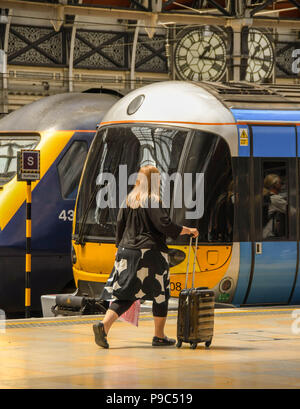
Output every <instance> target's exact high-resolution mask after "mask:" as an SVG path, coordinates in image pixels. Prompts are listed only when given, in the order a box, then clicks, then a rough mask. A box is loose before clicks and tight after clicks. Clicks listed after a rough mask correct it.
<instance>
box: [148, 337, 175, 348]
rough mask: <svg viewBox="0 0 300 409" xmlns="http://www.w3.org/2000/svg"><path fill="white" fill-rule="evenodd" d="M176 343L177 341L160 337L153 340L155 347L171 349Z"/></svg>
mask: <svg viewBox="0 0 300 409" xmlns="http://www.w3.org/2000/svg"><path fill="white" fill-rule="evenodd" d="M175 343H176V340H175V339H173V338H168V337H165V338H159V337H153V339H152V346H153V347H169V346H171V345H174V344H175Z"/></svg>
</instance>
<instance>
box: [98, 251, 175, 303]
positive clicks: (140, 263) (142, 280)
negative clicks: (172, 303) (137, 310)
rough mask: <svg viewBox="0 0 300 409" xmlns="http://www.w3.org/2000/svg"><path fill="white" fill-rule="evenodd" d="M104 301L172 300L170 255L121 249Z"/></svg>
mask: <svg viewBox="0 0 300 409" xmlns="http://www.w3.org/2000/svg"><path fill="white" fill-rule="evenodd" d="M101 298H102V299H104V300H107V301H113V300H116V299H117V300H128V301H129V300H131V301H135V300H138V299H141V300H152V301H154V300H155V301H156V302H157V303H158V304H160V303H162V302H164V301H166V300H168V299H169V298H170V276H169V263H168V254H167V253H163V252H161V251H159V250H154V249H128V248H123V247H122V248H120V247H119V248H118V252H117V255H116V259H115V264H114V267H113V270H112V272H111V274H110V276H109V279H108V280H107V283H106V285H105V287H104V290H103V293H102V297H101Z"/></svg>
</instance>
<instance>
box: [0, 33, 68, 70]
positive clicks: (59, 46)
mask: <svg viewBox="0 0 300 409" xmlns="http://www.w3.org/2000/svg"><path fill="white" fill-rule="evenodd" d="M63 44H64V33H63V31H59V32H56V31H54V30H53V29H51V28H44V27H30V26H18V25H13V26H11V28H10V33H9V43H8V63H9V64H22V65H42V66H45V65H46V66H53V65H65V64H66V56H65V52H64V49H65V47H64V46H63Z"/></svg>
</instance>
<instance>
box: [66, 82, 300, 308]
mask: <svg viewBox="0 0 300 409" xmlns="http://www.w3.org/2000/svg"><path fill="white" fill-rule="evenodd" d="M299 138H300V87H299V86H297V85H290V86H289V85H277V84H251V83H246V82H225V83H215V82H189V81H182V82H181V81H166V82H160V83H155V84H151V85H148V86H145V87H142V88H139V89H136V90H134V91H132V92H130V93H129V94H127V95H126V96H124V97H123V98H122V99H120V100H119V101H118V102H117V103H116V104H114V105H113V107H112V108H111V109H110V110H109V111H108V112H107V114H106V115H105V116H104V118H103V120H102V122H101V125H100V127H99V129H98V131H97V134H96V135H95V138H94V140H93V143H92V146H91V148H90V151H89V154H88V156H87V159H86V163H85V167H84V172H83V175H82V179H81V182H80V186H79V190H78V195H77V200H76V207H75V213H74V220H73V232H72V262H73V274H74V279H75V283H76V286H77V288H78V291H79V293H83V292H84V291H86V293H88V294H89V296H93V297H101V291H102V288H103V286H104V284H105V282H106V280H107V278H108V277H109V274H110V273H111V270H112V267H113V264H114V255H115V252H116V247H115V243H114V238H115V227H116V217H117V214H118V207H119V206H120V205H121V204H120V202H121V201H120V200H119V201H118V200H117V201H116V205H115V206H107V207H105V206H103V203H102V204H101V203H100V202H99V197H100V196H101V192H102V193H103V192H104V191H105V189H106V192H107V191H108V190H109V188H110V189H114V190H115V193H116V197H119V196H118V195H119V193H120V191H121V190H122V191H123V192H124V191H125V192H126V191H128V192H129V191H130V189H131V188H132V186H133V183H134V178H133V179H131V180H129V179H130V178H128V179H127V182H126V179H125V182H124V179H122V172H125V171H126V172H127V174H128V175H134V174H135V173H136V172H137V171H138V169H139V168H140V166H142V165H145V164H152V165H154V166H156V167H157V168H158V169H159V170H160V172H161V173H163V174H164V175H167V176H171V175H173V174H178V175H179V176H181V177H182V178H183V176H184V175H186V174H190V175H192V176H191V177H192V179H191V180H192V187H190V190H187V191H185V194H184V195H182V191H183V187H182V183H181V182H182V178H181V179H180V178H179V179H178V180H177V179H176V178H174V179H173V182H174V183H173V184H172V188H171V190H170V197H171V200H170V206H169V209H170V217H171V219H172V220H173V221H175V222H176V223H177V224H180V225H185V226H190V227H197V228H198V230H199V245H198V247H197V249H195V247H193V251H192V252H193V253H195V252H196V272H195V283H194V286H195V287H208V288H210V289H213V290H214V292H215V298H216V302H217V303H221V304H228V305H234V306H244V305H249V306H258V305H260V306H264V305H288V304H289V305H296V304H299V303H300V273H299V257H300V254H299V239H300V223H299V221H300V220H299V217H300V212H299V209H300V204H299V199H300V187H299V180H300V179H299V172H300V162H299V156H300V139H299ZM104 173H110V174H111V175H113V176H114V177H115V180H116V186H114V184H113V182H112V181H109V180H108V181H106V182H105V183H102V182H101V178H102V176H101V175H103V174H104ZM197 175H200V176H201V175H202V177H201V178H200V176H199V180H200V182H201V181H202V182H201V183H202V184H201V183H200V182H199V183H198V182H197V180H198V179H197ZM120 178H121V179H120ZM120 180H122V182H119V181H120ZM180 180H181V182H180ZM129 182H130V183H129ZM197 183H198V184H197ZM197 186H198V187H197ZM198 188H199V189H198ZM197 191H199V192H200V194H199V195H198V196H197ZM103 194H104V193H103ZM186 196H189V200H185V199H186ZM179 197H181V205H180V203H179V202H178V198H179ZM279 202H280V205H279V204H278V203H279ZM178 203H179V204H178ZM198 205H199V206H198ZM197 207H198V209H197ZM191 215H192V216H193V217H191ZM188 240H189V238H188V237H186V236H179V238H178V239H176V240H172V239H168V246H169V249H170V253H169V262H170V288H171V295H172V296H173V297H178V295H179V293H180V291H181V290H182V289H183V288H185V286H187V287H190V286H191V285H192V273H191V270H192V263H190V267H189V274H188V280H187V282H186V280H185V276H186V275H185V273H186V269H187V262H188V254H187V253H188ZM88 289H90V292H88Z"/></svg>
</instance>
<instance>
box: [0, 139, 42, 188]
mask: <svg viewBox="0 0 300 409" xmlns="http://www.w3.org/2000/svg"><path fill="white" fill-rule="evenodd" d="M38 142H39V138H38V137H35V136H32V137H31V136H27V135H26V136H25V135H24V136H23V135H11V136H10V135H0V185H4V184H5V183H7V182H9V181H10V180H11V179H12V178H13V177H14V176H15V174H16V173H17V152H18V151H19V150H21V149H34V148H35V147H36V146H37V144H38Z"/></svg>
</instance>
